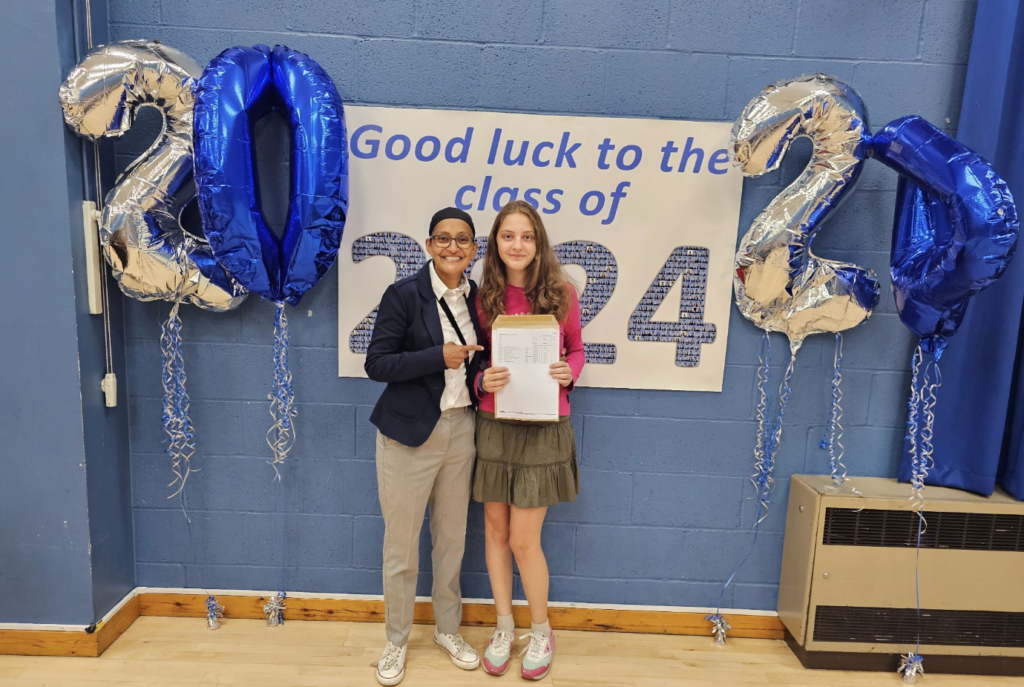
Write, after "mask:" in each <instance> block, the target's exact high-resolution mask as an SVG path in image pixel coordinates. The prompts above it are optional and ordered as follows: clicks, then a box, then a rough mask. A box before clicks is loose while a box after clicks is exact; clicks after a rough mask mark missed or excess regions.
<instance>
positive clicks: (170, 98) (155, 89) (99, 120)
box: [60, 41, 246, 311]
mask: <svg viewBox="0 0 1024 687" xmlns="http://www.w3.org/2000/svg"><path fill="white" fill-rule="evenodd" d="M201 73H202V69H200V67H199V66H198V65H197V64H196V63H195V62H194V61H193V60H192V59H191V58H190V57H188V56H187V55H185V54H184V53H182V52H180V51H178V50H175V49H174V48H171V47H168V46H166V45H161V44H159V43H155V42H149V41H122V42H119V43H111V44H110V45H105V46H102V47H100V48H97V49H96V50H93V51H92V52H91V53H89V54H88V55H87V56H86V57H85V59H83V60H82V61H81V63H79V64H78V65H77V66H76V67H75V68H74V69H72V70H71V73H70V74H69V75H68V77H67V79H66V80H65V81H64V83H63V85H62V86H61V88H60V103H61V107H62V108H63V110H64V119H65V121H66V122H67V123H68V125H69V126H70V127H71V128H72V129H74V131H75V132H76V133H78V134H79V135H81V136H85V137H86V138H89V139H92V140H95V139H99V138H103V137H118V136H121V135H122V134H123V133H124V132H126V131H128V130H129V129H130V128H131V126H132V121H133V118H134V115H135V112H136V110H137V109H138V108H139V107H145V106H149V107H155V108H156V109H157V110H159V111H160V113H161V114H162V115H163V128H162V130H161V132H160V134H159V135H158V136H157V138H156V141H154V143H153V145H151V146H150V147H149V149H148V150H147V151H146V152H145V153H143V154H142V155H141V156H140V157H139V158H138V159H137V160H135V161H134V162H133V163H132V164H131V165H130V166H129V167H128V169H126V170H125V172H124V173H123V174H122V175H121V176H120V178H118V180H117V183H116V184H115V186H114V188H113V189H111V191H110V193H109V194H108V195H107V197H106V201H105V207H104V208H103V213H102V216H101V218H100V240H101V243H102V246H103V253H104V256H105V257H106V260H107V262H108V263H109V264H110V266H111V268H112V271H113V275H114V279H116V280H117V282H118V284H120V286H121V290H122V291H124V293H125V294H126V295H128V296H131V297H132V298H137V299H139V300H142V301H151V300H160V299H162V300H167V301H172V302H176V303H177V302H188V303H192V304H194V305H197V306H199V307H201V308H205V309H207V310H213V311H225V310H230V309H232V308H234V307H236V306H237V305H238V304H239V303H241V302H242V300H243V299H244V298H245V296H246V291H245V289H243V288H242V287H241V286H240V285H239V284H238V283H237V282H236V281H235V280H234V279H232V278H231V277H230V276H229V275H228V273H227V272H225V271H224V268H222V267H221V266H220V265H219V264H218V263H217V261H216V260H215V259H214V257H213V253H212V251H211V249H210V246H209V244H208V243H207V242H206V241H205V240H204V239H202V238H200V237H197V236H195V235H193V234H190V233H189V232H187V231H185V230H184V229H183V228H182V226H181V222H180V215H181V212H182V210H183V209H184V208H185V206H186V205H187V204H188V203H189V201H191V200H192V199H193V198H194V197H195V184H194V181H193V177H192V154H193V148H192V106H193V104H194V101H195V95H194V93H195V84H196V79H197V78H198V76H199V75H200V74H201Z"/></svg>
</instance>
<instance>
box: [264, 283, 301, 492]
mask: <svg viewBox="0 0 1024 687" xmlns="http://www.w3.org/2000/svg"><path fill="white" fill-rule="evenodd" d="M288 341H289V334H288V316H287V315H286V314H285V312H284V302H283V301H281V302H278V303H277V313H276V314H275V315H274V386H273V388H272V389H271V392H270V394H269V395H268V396H267V398H268V399H269V400H270V418H271V420H272V423H271V425H270V429H269V430H267V444H268V445H269V446H270V451H271V453H272V454H273V456H274V458H273V460H271V461H268V462H269V463H270V465H271V466H272V467H273V468H274V479H275V480H280V479H281V471H280V466H281V464H282V463H283V462H284V459H285V457H287V455H288V452H289V451H291V449H292V446H293V445H294V444H295V422H294V420H293V418H294V417H295V416H296V415H297V414H298V410H297V409H296V408H295V391H294V389H293V388H292V373H291V370H290V369H289V367H288Z"/></svg>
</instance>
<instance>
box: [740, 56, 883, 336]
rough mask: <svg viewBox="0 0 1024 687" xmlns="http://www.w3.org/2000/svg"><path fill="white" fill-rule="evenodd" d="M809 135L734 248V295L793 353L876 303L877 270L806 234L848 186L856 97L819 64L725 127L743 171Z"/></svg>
mask: <svg viewBox="0 0 1024 687" xmlns="http://www.w3.org/2000/svg"><path fill="white" fill-rule="evenodd" d="M800 136H806V137H808V138H810V140H811V143H812V145H813V152H812V155H811V160H810V162H809V163H808V165H807V167H806V168H805V169H804V171H803V172H802V173H801V174H800V176H799V177H798V178H797V179H796V180H795V181H794V182H793V183H791V184H790V185H789V186H787V187H786V189H785V190H784V191H782V193H780V194H779V195H778V196H776V197H775V198H774V199H773V200H772V202H771V203H769V204H768V207H766V208H765V209H764V210H763V211H762V212H761V214H760V215H758V216H757V218H756V219H755V220H754V222H753V224H752V225H751V226H750V230H749V231H748V232H747V233H746V235H744V237H743V240H742V241H741V242H740V248H739V250H738V251H737V253H736V264H735V268H736V271H735V273H734V277H733V285H734V287H735V293H736V305H737V307H739V309H740V312H741V313H743V316H744V317H746V318H747V319H748V320H750V321H751V322H753V323H754V324H756V325H757V326H758V327H760V328H761V329H764V330H766V331H773V332H782V333H784V334H785V335H786V336H788V337H789V340H790V348H791V350H792V352H793V353H795V352H796V350H797V349H799V348H800V345H801V344H802V343H803V340H804V339H805V338H806V337H807V336H810V335H811V334H820V333H825V332H830V333H838V332H841V331H844V330H846V329H850V328H851V327H855V326H857V325H858V324H860V323H862V322H864V321H865V320H867V319H868V318H869V317H870V316H871V311H872V310H873V309H874V307H875V305H877V304H878V280H877V279H876V278H875V275H874V273H873V272H872V271H871V270H869V269H866V268H864V267H860V266H858V265H854V264H851V263H847V262H840V261H838V260H827V259H825V258H821V257H819V256H817V255H815V254H814V252H813V251H812V250H811V241H812V240H813V239H814V236H815V234H816V233H817V231H818V230H819V229H820V228H821V226H822V224H823V223H824V221H825V220H826V218H827V216H828V214H829V213H830V212H832V211H833V210H834V209H835V208H836V207H837V206H838V205H839V203H840V202H841V201H842V200H843V198H845V197H846V195H847V194H848V193H849V192H850V191H851V190H852V188H853V186H854V183H855V182H856V180H857V177H858V175H859V174H860V168H861V165H862V164H863V161H864V158H865V157H866V156H867V153H868V151H869V150H870V141H871V134H870V132H869V131H868V129H867V124H866V122H865V115H864V106H863V103H862V102H861V100H860V98H859V97H858V96H857V94H856V93H854V92H853V90H852V89H851V88H850V87H849V86H847V85H846V84H844V83H842V82H840V81H837V80H836V79H835V78H833V77H829V76H825V75H824V74H808V75H803V76H800V77H797V78H795V79H792V80H786V81H779V82H778V83H776V84H775V85H774V86H769V87H768V88H766V89H765V90H763V91H761V93H760V94H759V95H758V96H757V97H755V98H754V99H753V100H751V101H750V102H749V103H748V104H747V106H746V107H745V108H744V109H743V114H742V115H740V118H739V119H737V120H736V123H735V124H734V125H733V130H732V140H733V146H732V157H733V160H734V162H735V163H736V164H737V165H738V166H739V167H740V169H741V170H742V172H743V174H744V176H760V175H762V174H765V173H767V172H770V171H773V170H775V169H777V168H778V166H779V163H780V162H781V161H782V158H783V157H784V156H785V155H786V152H787V151H788V150H789V147H790V145H791V144H792V143H793V141H794V140H796V138H798V137H800Z"/></svg>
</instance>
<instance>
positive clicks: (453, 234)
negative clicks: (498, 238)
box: [427, 219, 477, 288]
mask: <svg viewBox="0 0 1024 687" xmlns="http://www.w3.org/2000/svg"><path fill="white" fill-rule="evenodd" d="M467 239H468V240H469V243H468V244H466V245H464V246H460V245H459V241H462V242H463V243H466V240H467ZM446 242H447V243H448V245H447V246H442V245H441V243H446ZM476 250H477V246H476V243H475V242H474V241H473V230H472V229H470V228H469V225H468V224H466V223H465V222H463V221H462V220H461V219H446V220H442V221H440V222H438V223H437V225H436V226H435V227H434V232H433V233H432V234H431V235H430V238H428V239H427V252H428V253H430V257H432V258H433V259H434V270H435V271H436V272H437V276H439V277H440V278H441V281H443V282H444V283H445V284H446V285H447V286H448V287H449V288H455V287H456V286H458V285H459V282H460V281H461V280H462V273H463V272H464V271H465V269H466V268H467V267H469V263H470V262H471V261H472V260H473V258H474V257H476Z"/></svg>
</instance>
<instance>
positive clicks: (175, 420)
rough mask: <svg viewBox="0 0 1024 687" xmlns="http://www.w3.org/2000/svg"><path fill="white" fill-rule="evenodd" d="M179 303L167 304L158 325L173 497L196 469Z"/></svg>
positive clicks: (167, 450) (165, 431)
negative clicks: (170, 305) (163, 319)
mask: <svg viewBox="0 0 1024 687" xmlns="http://www.w3.org/2000/svg"><path fill="white" fill-rule="evenodd" d="M180 305H181V304H180V303H175V304H174V305H173V306H172V307H171V312H170V313H169V314H168V316H167V320H165V321H164V322H163V324H162V325H161V327H160V357H161V363H162V375H161V376H162V380H161V381H162V382H163V389H164V403H163V413H162V418H161V419H162V422H163V428H164V433H165V434H166V435H167V447H166V448H165V449H164V453H166V454H167V456H168V457H169V458H170V459H171V472H172V473H174V479H173V480H172V481H171V483H170V484H168V485H167V486H168V487H175V486H177V489H175V490H174V492H173V493H171V494H170V495H169V496H168V497H167V498H169V499H170V498H174V497H175V496H177V495H178V494H179V492H180V491H181V490H182V489H183V488H184V487H185V481H186V480H187V479H188V476H189V475H190V474H192V473H193V472H196V470H193V469H192V467H191V460H192V456H193V455H194V454H195V430H194V429H193V427H192V418H191V416H190V413H191V407H190V403H189V397H188V391H187V389H186V384H185V381H186V376H185V358H184V356H183V355H182V351H181V318H180V317H179V316H178V310H179V307H180Z"/></svg>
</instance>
